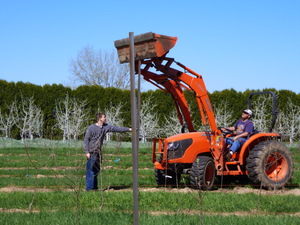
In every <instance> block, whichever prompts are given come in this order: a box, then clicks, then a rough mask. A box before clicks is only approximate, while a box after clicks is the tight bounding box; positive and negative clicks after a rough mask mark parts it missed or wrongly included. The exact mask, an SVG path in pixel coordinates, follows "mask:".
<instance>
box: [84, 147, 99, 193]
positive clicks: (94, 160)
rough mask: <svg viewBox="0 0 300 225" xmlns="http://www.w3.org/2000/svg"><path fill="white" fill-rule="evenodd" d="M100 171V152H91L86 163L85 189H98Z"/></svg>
mask: <svg viewBox="0 0 300 225" xmlns="http://www.w3.org/2000/svg"><path fill="white" fill-rule="evenodd" d="M99 172H100V154H99V153H95V154H93V153H91V157H90V159H88V160H87V163H86V177H85V179H86V190H87V191H90V190H97V189H98V179H97V177H98V174H99Z"/></svg>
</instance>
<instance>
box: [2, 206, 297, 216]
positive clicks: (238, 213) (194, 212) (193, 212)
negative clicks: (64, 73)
mask: <svg viewBox="0 0 300 225" xmlns="http://www.w3.org/2000/svg"><path fill="white" fill-rule="evenodd" d="M0 212H4V213H16V212H17V213H39V212H40V211H39V210H27V209H3V208H0ZM48 212H53V210H48ZM144 213H148V214H150V215H152V216H159V215H176V214H184V215H191V216H193V215H208V216H218V215H220V216H253V215H255V216H266V215H270V213H263V212H259V211H256V210H253V211H250V212H246V211H236V212H216V213H213V212H200V211H197V210H189V209H186V210H178V211H176V212H170V211H148V212H144ZM274 214H275V215H285V216H296V217H300V212H296V213H274Z"/></svg>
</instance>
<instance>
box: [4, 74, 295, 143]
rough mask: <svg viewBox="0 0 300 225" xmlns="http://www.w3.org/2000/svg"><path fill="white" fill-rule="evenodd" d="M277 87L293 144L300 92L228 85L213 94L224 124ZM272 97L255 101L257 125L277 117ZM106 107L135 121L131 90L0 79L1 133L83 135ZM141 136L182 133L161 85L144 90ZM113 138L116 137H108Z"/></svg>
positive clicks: (122, 119)
mask: <svg viewBox="0 0 300 225" xmlns="http://www.w3.org/2000/svg"><path fill="white" fill-rule="evenodd" d="M259 91H273V92H275V93H276V95H277V97H278V107H279V109H280V112H281V113H280V116H279V118H278V123H277V126H276V131H278V132H282V133H283V134H284V137H285V139H286V140H287V141H290V142H291V143H292V142H293V141H298V140H299V138H300V137H299V133H300V94H296V93H294V92H292V91H289V90H275V89H264V90H246V91H244V92H238V91H236V90H234V89H225V90H222V91H214V92H212V93H209V96H210V99H211V102H212V105H213V107H214V112H215V116H216V121H217V124H218V126H229V125H232V124H233V123H234V122H235V121H236V120H237V119H238V118H240V116H241V111H242V110H243V109H245V108H246V107H247V99H248V96H249V94H250V93H252V92H259ZM185 96H186V98H187V100H188V102H189V104H190V111H191V114H192V117H193V122H194V123H195V124H196V125H197V126H196V127H197V128H199V130H201V129H202V127H201V119H200V116H199V113H198V110H197V105H196V102H195V101H194V94H193V93H190V92H188V91H186V92H185ZM271 105H272V104H271V98H269V97H265V96H259V97H257V98H255V99H254V101H253V108H252V109H253V111H254V113H255V116H254V117H253V120H254V123H255V126H256V127H257V128H258V129H259V130H261V131H267V129H268V126H269V123H270V122H269V121H271V119H270V118H271ZM99 111H104V112H105V113H106V114H107V117H108V119H109V121H108V122H111V123H113V124H115V125H118V126H130V119H131V116H130V91H129V90H124V89H118V88H114V87H106V88H104V87H102V86H99V85H81V86H79V87H77V88H76V89H71V88H70V87H66V86H63V85H61V84H52V85H49V84H46V85H43V86H39V85H34V84H31V83H23V82H17V83H15V82H7V81H5V80H0V131H1V136H3V137H10V138H15V139H24V138H29V139H33V138H35V137H42V138H46V139H55V140H59V139H63V140H68V139H82V138H83V135H84V132H85V130H86V128H87V126H88V125H89V124H91V123H93V122H95V121H94V120H95V118H94V117H95V114H96V113H97V112H99ZM140 125H141V127H140V134H141V140H144V141H146V140H147V139H151V138H153V137H158V136H160V137H164V136H169V135H172V134H175V133H179V132H180V125H179V122H178V120H177V116H176V113H175V106H174V102H173V99H172V97H171V96H170V95H169V94H167V93H165V92H163V91H161V90H149V91H146V92H142V93H141V123H140ZM107 138H108V139H109V138H112V137H111V136H108V137H107Z"/></svg>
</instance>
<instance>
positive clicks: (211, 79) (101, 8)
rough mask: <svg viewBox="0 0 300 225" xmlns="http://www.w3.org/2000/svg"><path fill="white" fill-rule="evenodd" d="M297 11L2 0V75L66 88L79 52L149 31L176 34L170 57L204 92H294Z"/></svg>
mask: <svg viewBox="0 0 300 225" xmlns="http://www.w3.org/2000/svg"><path fill="white" fill-rule="evenodd" d="M299 12H300V1H298V0H209V1H208V0H207V1H204V0H194V1H192V0H185V1H178V0H173V1H167V0H165V1H162V0H159V1H156V0H152V1H141V0H140V1H135V0H133V1H130V0H128V1H124V0H123V1H121V0H120V1H119V0H117V1H114V0H110V1H107V0H106V1H102V0H98V1H94V0H85V1H83V0H72V1H69V0H60V1H58V0H52V1H50V0H0V79H4V80H7V81H14V82H17V81H23V82H30V83H34V84H37V85H44V84H53V83H56V84H59V83H61V84H63V85H68V84H70V83H71V82H70V76H71V74H70V72H69V68H70V67H69V64H70V60H71V59H72V58H75V57H76V55H77V53H78V51H79V50H81V49H83V48H84V47H86V46H88V45H89V46H92V47H93V48H94V49H95V50H113V49H115V48H114V41H115V40H118V39H122V38H126V37H128V35H129V32H134V34H135V35H138V34H142V33H146V32H150V31H151V32H154V33H158V34H164V35H169V36H176V37H178V41H177V44H176V45H175V47H174V48H173V49H172V50H171V51H170V53H169V54H168V56H169V57H174V58H175V60H176V61H179V62H181V63H182V64H184V65H186V66H187V67H189V68H191V69H192V70H194V71H196V72H197V73H199V74H202V75H203V78H204V81H205V83H206V87H207V89H208V91H209V92H213V91H216V90H218V91H221V90H224V89H229V88H233V89H235V90H237V91H245V90H246V89H263V88H276V89H277V90H281V89H287V90H291V91H294V92H296V93H300V88H299V86H300V13H299ZM150 87H152V86H150V85H148V84H147V85H146V84H143V90H147V89H149V88H150Z"/></svg>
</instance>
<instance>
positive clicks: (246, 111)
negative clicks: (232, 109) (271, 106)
mask: <svg viewBox="0 0 300 225" xmlns="http://www.w3.org/2000/svg"><path fill="white" fill-rule="evenodd" d="M243 112H244V113H247V114H248V115H249V116H252V114H253V113H252V111H251V110H250V109H244V110H243Z"/></svg>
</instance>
